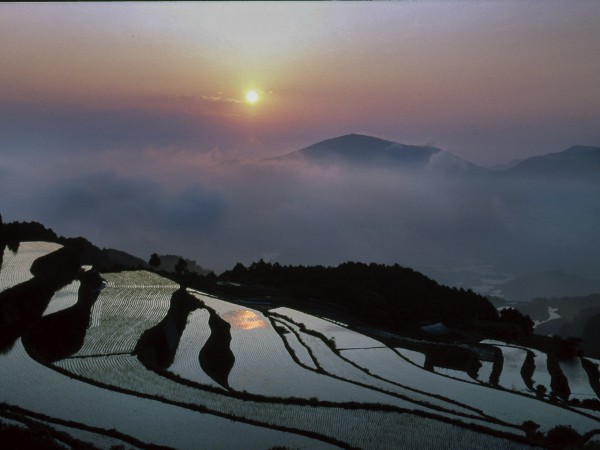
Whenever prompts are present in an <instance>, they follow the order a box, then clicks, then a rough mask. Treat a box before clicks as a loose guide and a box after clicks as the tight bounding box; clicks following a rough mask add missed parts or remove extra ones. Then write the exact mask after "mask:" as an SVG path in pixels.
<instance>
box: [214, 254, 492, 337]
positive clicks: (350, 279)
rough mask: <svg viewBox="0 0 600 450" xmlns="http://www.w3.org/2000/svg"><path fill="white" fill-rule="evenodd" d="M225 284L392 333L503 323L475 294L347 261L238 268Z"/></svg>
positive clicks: (405, 271)
mask: <svg viewBox="0 0 600 450" xmlns="http://www.w3.org/2000/svg"><path fill="white" fill-rule="evenodd" d="M220 279H222V280H227V281H235V282H239V283H245V284H248V283H250V284H257V285H263V286H268V287H272V288H277V289H283V290H286V291H287V292H289V293H290V295H292V296H294V297H297V298H303V299H313V300H316V301H317V302H321V303H328V304H334V305H337V306H341V307H343V308H346V309H347V310H349V311H350V312H353V313H355V314H360V317H362V318H363V319H366V320H367V321H369V322H370V323H372V324H376V325H378V326H384V327H385V328H388V329H397V328H399V327H400V328H401V327H403V326H405V325H407V324H418V323H425V322H444V323H446V324H448V325H455V326H468V325H470V324H473V323H475V322H481V321H490V322H497V321H499V316H498V313H497V311H496V308H494V306H493V305H492V304H491V303H490V302H489V301H488V300H487V299H486V298H485V297H482V296H480V295H478V294H476V293H474V292H473V291H471V290H464V289H456V288H449V287H446V286H442V285H440V284H438V283H436V282H435V281H433V280H431V279H429V278H427V277H426V276H425V275H423V274H421V273H419V272H416V271H414V270H412V269H409V268H404V267H400V266H399V265H398V264H395V265H392V266H387V265H382V264H374V263H371V264H364V263H358V262H347V263H344V264H341V265H339V266H337V267H323V266H309V267H306V266H282V265H280V264H278V263H275V264H271V263H266V262H264V261H262V260H261V261H259V262H257V263H253V264H252V265H251V266H249V267H245V266H243V265H242V264H239V263H238V264H237V265H236V266H235V267H234V268H233V269H232V270H230V271H227V272H225V273H223V274H222V275H221V276H220Z"/></svg>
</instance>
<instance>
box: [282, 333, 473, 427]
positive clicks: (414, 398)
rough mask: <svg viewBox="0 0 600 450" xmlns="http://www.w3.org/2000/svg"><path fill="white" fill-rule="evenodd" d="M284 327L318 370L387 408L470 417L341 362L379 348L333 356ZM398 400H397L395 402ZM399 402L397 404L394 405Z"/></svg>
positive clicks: (307, 336) (316, 340)
mask: <svg viewBox="0 0 600 450" xmlns="http://www.w3.org/2000/svg"><path fill="white" fill-rule="evenodd" d="M287 325H288V326H289V327H290V329H292V330H293V331H294V332H295V333H296V334H297V335H298V336H299V338H300V341H301V342H303V343H304V344H305V345H307V346H308V347H309V348H310V349H311V351H312V353H313V355H314V356H315V358H316V360H317V362H318V365H319V367H320V368H321V369H322V370H324V371H325V372H326V373H329V374H331V375H333V376H335V377H338V378H340V379H343V380H346V381H348V382H351V383H357V384H359V385H361V386H363V387H366V388H370V389H373V391H374V392H380V393H383V394H385V395H386V396H387V398H386V400H385V401H384V402H385V403H387V404H390V405H405V406H403V407H406V408H409V409H415V410H420V411H429V412H434V413H435V414H440V415H448V416H452V415H453V414H454V412H457V413H462V414H467V415H473V414H474V412H473V411H472V410H469V409H466V408H462V407H461V406H460V405H457V404H451V403H447V402H445V401H443V400H441V399H438V398H434V397H431V396H429V395H427V394H425V393H420V392H415V391H413V390H410V389H406V388H405V387H403V386H402V385H400V383H397V384H394V383H390V382H389V381H386V380H385V379H382V378H380V377H374V376H371V375H370V374H369V373H367V372H368V371H369V369H370V368H369V367H365V366H360V365H359V366H360V367H362V370H361V368H359V367H357V366H356V365H353V364H352V363H351V362H349V361H351V359H349V360H348V361H347V360H345V359H344V358H345V355H346V354H347V353H351V352H354V351H363V352H366V351H371V350H385V349H382V348H379V349H378V348H374V349H355V350H341V351H340V354H341V355H342V356H343V357H344V358H342V357H340V356H339V355H337V354H336V353H334V352H333V351H332V350H331V349H330V348H329V347H328V346H327V345H326V344H325V342H323V340H321V339H320V338H318V337H316V336H313V335H311V334H308V333H305V332H303V331H301V330H300V328H299V327H298V326H297V325H296V324H294V323H292V322H287ZM352 362H354V361H352ZM399 397H400V398H399ZM398 400H401V403H398ZM440 408H443V409H445V410H450V411H452V412H451V413H448V412H443V411H440Z"/></svg>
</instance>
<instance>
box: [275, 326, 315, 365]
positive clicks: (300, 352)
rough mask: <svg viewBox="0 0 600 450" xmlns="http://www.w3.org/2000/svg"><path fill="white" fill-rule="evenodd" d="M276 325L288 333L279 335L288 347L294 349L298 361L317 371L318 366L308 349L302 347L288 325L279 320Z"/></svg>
mask: <svg viewBox="0 0 600 450" xmlns="http://www.w3.org/2000/svg"><path fill="white" fill-rule="evenodd" d="M275 323H276V324H277V326H279V327H282V329H283V330H286V331H287V332H283V331H281V332H279V335H280V336H281V337H282V338H283V339H285V341H286V342H287V343H288V345H289V346H290V348H291V349H292V352H294V356H296V358H298V361H300V364H302V365H303V366H306V367H308V368H310V369H317V365H316V364H315V362H314V361H313V359H312V357H311V356H310V353H308V350H307V349H306V347H305V346H304V345H302V343H301V342H300V341H299V340H298V337H297V336H296V335H295V334H294V333H293V332H292V331H291V330H290V328H289V327H288V326H287V324H285V323H283V322H281V321H277V320H276V321H275Z"/></svg>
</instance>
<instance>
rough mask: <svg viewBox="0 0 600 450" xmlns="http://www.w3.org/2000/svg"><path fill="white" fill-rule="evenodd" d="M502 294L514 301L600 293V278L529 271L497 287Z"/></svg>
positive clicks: (557, 272)
mask: <svg viewBox="0 0 600 450" xmlns="http://www.w3.org/2000/svg"><path fill="white" fill-rule="evenodd" d="M497 289H498V290H499V291H501V292H502V296H503V297H504V298H506V299H507V300H512V301H528V300H531V299H533V298H537V297H547V298H555V297H574V296H585V295H590V294H595V293H600V280H596V279H594V278H587V277H582V276H580V275H574V274H570V273H565V272H561V271H547V272H536V273H529V274H525V275H522V276H519V277H517V278H514V279H513V280H510V281H507V282H506V283H503V284H501V285H499V286H498V287H497Z"/></svg>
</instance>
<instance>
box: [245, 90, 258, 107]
mask: <svg viewBox="0 0 600 450" xmlns="http://www.w3.org/2000/svg"><path fill="white" fill-rule="evenodd" d="M257 101H258V92H256V91H248V92H246V102H248V103H250V104H254V103H256V102H257Z"/></svg>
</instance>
